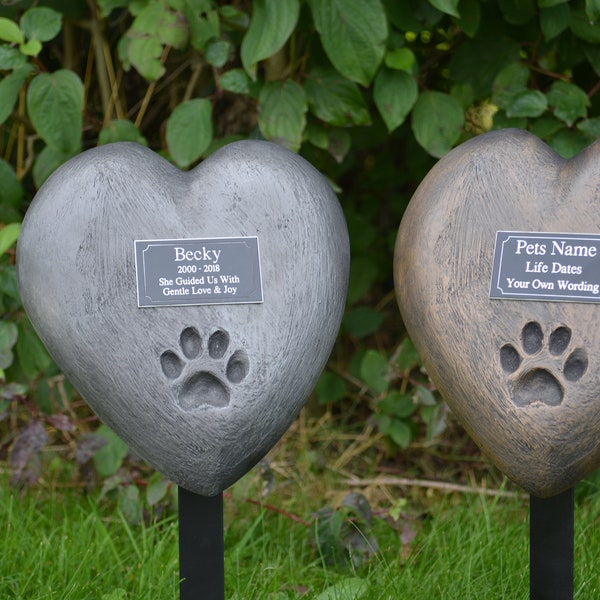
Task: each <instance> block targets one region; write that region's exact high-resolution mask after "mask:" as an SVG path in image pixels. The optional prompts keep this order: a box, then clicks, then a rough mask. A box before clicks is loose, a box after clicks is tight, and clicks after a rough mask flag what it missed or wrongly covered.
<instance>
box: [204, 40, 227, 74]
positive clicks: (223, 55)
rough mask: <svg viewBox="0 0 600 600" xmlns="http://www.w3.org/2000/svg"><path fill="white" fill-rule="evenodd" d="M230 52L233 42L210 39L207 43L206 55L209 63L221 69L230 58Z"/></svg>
mask: <svg viewBox="0 0 600 600" xmlns="http://www.w3.org/2000/svg"><path fill="white" fill-rule="evenodd" d="M230 53H231V43H230V42H228V41H227V40H210V41H209V42H208V44H206V49H205V51H204V57H205V58H206V62H207V63H208V64H209V65H212V66H213V67H217V68H218V69H220V68H221V67H222V66H223V65H224V64H225V63H226V62H227V60H228V59H229V54H230Z"/></svg>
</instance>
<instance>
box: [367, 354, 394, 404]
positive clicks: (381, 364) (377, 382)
mask: <svg viewBox="0 0 600 600" xmlns="http://www.w3.org/2000/svg"><path fill="white" fill-rule="evenodd" d="M389 374H390V366H389V364H388V361H387V359H386V358H385V356H383V354H381V352H378V351H377V350H367V351H366V352H365V354H364V356H363V358H362V360H361V363H360V375H361V378H362V380H363V381H364V382H365V383H366V384H367V385H368V386H369V387H370V388H371V389H372V390H373V391H374V392H375V393H377V394H382V393H383V392H386V391H387V390H388V388H389V387H390V382H389V380H388V376H389Z"/></svg>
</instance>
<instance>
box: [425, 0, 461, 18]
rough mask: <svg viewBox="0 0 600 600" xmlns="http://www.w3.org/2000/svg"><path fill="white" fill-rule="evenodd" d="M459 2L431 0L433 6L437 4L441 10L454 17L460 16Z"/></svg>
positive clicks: (453, 0)
mask: <svg viewBox="0 0 600 600" xmlns="http://www.w3.org/2000/svg"><path fill="white" fill-rule="evenodd" d="M458 2H459V0H429V4H431V6H435V8H437V9H438V10H439V11H441V12H443V13H446V14H447V15H451V16H453V17H460V13H459V11H458Z"/></svg>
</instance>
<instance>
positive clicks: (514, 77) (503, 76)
mask: <svg viewBox="0 0 600 600" xmlns="http://www.w3.org/2000/svg"><path fill="white" fill-rule="evenodd" d="M528 80H529V69H528V68H527V67H526V66H525V65H524V64H522V63H520V62H516V63H513V64H512V65H508V66H507V67H504V68H503V69H502V70H501V71H500V72H499V73H498V75H497V76H496V78H495V79H494V84H493V86H492V90H493V94H492V102H493V103H494V104H495V105H496V106H498V108H502V109H506V108H507V107H508V106H509V105H510V103H511V101H512V99H513V98H514V97H515V96H516V95H517V94H519V93H521V92H524V91H526V90H527V81H528Z"/></svg>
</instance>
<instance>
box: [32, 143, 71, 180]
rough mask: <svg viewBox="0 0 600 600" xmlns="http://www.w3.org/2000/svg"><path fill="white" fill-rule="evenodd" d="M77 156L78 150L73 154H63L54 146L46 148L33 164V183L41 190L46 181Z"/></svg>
mask: <svg viewBox="0 0 600 600" xmlns="http://www.w3.org/2000/svg"><path fill="white" fill-rule="evenodd" d="M75 154H77V150H75V151H73V152H62V151H61V150H58V149H57V148H55V147H54V146H46V147H45V148H43V149H42V151H41V152H40V153H39V154H38V155H37V157H36V159H35V162H34V163H33V181H34V183H35V186H36V187H37V188H38V189H39V188H40V187H41V186H42V184H43V183H44V181H46V179H48V177H50V175H52V173H54V171H56V169H58V167H60V165H63V164H64V163H66V162H67V161H68V160H69V159H70V158H73V156H75Z"/></svg>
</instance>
